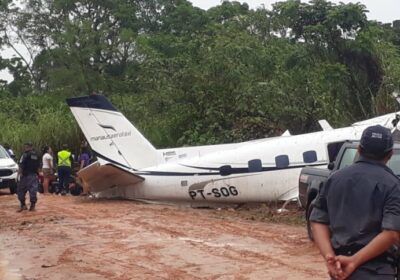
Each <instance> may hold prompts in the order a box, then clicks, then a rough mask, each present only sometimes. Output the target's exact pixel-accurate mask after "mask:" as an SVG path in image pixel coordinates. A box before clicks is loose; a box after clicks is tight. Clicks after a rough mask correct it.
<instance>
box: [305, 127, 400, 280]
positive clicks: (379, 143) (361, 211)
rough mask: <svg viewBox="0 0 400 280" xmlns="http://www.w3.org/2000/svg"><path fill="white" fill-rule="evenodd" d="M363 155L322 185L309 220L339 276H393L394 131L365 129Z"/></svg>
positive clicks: (398, 203) (399, 206)
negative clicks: (388, 164)
mask: <svg viewBox="0 0 400 280" xmlns="http://www.w3.org/2000/svg"><path fill="white" fill-rule="evenodd" d="M358 152H359V155H360V157H359V159H358V160H357V161H356V162H355V163H354V164H353V165H351V166H349V167H346V168H344V169H342V170H339V171H337V172H335V173H334V174H332V175H331V176H330V177H329V178H328V180H327V182H326V183H325V184H324V185H323V186H322V188H321V190H320V193H319V195H318V197H317V199H316V203H315V205H314V209H313V211H312V212H311V216H310V220H311V222H312V229H313V234H314V239H315V243H316V245H317V246H318V248H319V250H320V252H321V254H322V256H323V257H324V259H325V261H326V265H327V268H328V272H329V274H330V276H331V277H332V278H335V279H395V273H396V271H395V270H396V269H395V264H394V260H393V256H392V255H391V254H390V251H391V250H392V249H393V248H394V244H395V243H397V242H398V241H399V231H400V183H399V179H398V178H397V177H396V176H395V175H394V174H393V172H392V171H391V170H390V169H389V168H388V167H387V166H386V163H387V161H388V160H389V159H390V158H391V156H392V154H393V139H392V135H391V133H390V130H388V129H386V128H384V127H382V126H380V125H376V126H370V127H368V128H367V129H365V130H364V131H363V134H362V137H361V140H360V144H359V147H358Z"/></svg>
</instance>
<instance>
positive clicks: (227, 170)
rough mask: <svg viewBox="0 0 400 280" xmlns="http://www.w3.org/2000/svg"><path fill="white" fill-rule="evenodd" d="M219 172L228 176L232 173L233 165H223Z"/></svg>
mask: <svg viewBox="0 0 400 280" xmlns="http://www.w3.org/2000/svg"><path fill="white" fill-rule="evenodd" d="M219 173H220V174H221V176H228V175H231V174H232V166H230V165H223V166H221V167H220V168H219Z"/></svg>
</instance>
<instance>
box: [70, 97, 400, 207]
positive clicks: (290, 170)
mask: <svg viewBox="0 0 400 280" xmlns="http://www.w3.org/2000/svg"><path fill="white" fill-rule="evenodd" d="M67 103H68V105H69V107H70V109H71V111H72V113H73V115H74V117H75V118H76V120H77V122H78V124H79V126H80V128H81V129H82V131H83V133H84V135H85V137H86V139H87V141H88V143H89V144H90V146H91V148H92V150H93V152H94V153H95V155H96V156H97V161H96V162H94V163H92V164H91V165H89V166H88V167H86V168H84V169H83V170H81V171H79V172H78V177H79V178H80V180H81V182H82V184H83V186H84V188H85V189H87V190H90V192H92V193H98V195H99V196H101V197H123V198H128V199H134V200H148V201H152V200H154V201H173V202H179V201H181V202H189V203H191V204H192V205H193V206H195V205H196V204H197V205H212V204H222V203H233V204H237V203H246V202H266V201H277V200H290V199H293V198H297V196H298V188H297V186H298V177H299V173H300V170H301V168H303V167H304V166H316V167H317V166H321V167H324V166H326V165H327V164H328V163H329V162H330V161H333V160H334V158H335V156H336V153H337V152H338V150H339V149H340V147H341V144H343V142H344V141H346V140H349V139H352V140H357V139H360V137H361V134H362V131H363V130H364V129H365V128H366V127H368V126H370V125H375V124H381V125H383V126H385V127H388V128H391V129H392V128H393V120H396V119H398V116H397V115H396V114H395V113H393V114H388V115H384V116H381V117H377V118H373V119H369V120H366V121H362V122H357V123H354V124H353V125H351V126H349V127H345V128H339V129H333V128H332V127H330V125H329V124H328V123H327V122H326V121H320V124H321V126H322V128H323V131H320V132H314V133H308V134H302V135H296V136H290V134H288V133H285V134H284V135H282V136H280V137H273V138H265V139H260V140H256V141H249V142H243V143H235V144H224V145H212V146H198V147H183V148H174V149H159V150H157V149H156V148H154V147H153V146H152V144H151V143H150V142H149V141H148V140H147V139H146V138H145V137H144V136H143V135H142V134H141V133H140V132H139V131H138V130H137V129H136V128H135V127H134V126H133V125H132V124H131V123H130V122H129V121H128V120H127V119H126V118H125V117H124V115H123V114H122V113H121V112H119V111H118V110H117V109H116V108H115V107H114V106H113V105H112V104H111V103H110V102H109V101H108V100H107V99H106V98H105V97H104V96H101V95H91V96H84V97H77V98H70V99H67ZM395 124H397V122H396V123H395Z"/></svg>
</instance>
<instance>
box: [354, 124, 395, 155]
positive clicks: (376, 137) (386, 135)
mask: <svg viewBox="0 0 400 280" xmlns="http://www.w3.org/2000/svg"><path fill="white" fill-rule="evenodd" d="M360 146H361V148H363V150H364V152H365V153H368V154H371V155H374V156H381V155H383V154H385V153H387V152H389V151H391V150H392V149H393V137H392V133H391V132H390V130H389V129H387V128H385V127H383V126H381V125H374V126H370V127H367V128H366V129H365V130H364V131H363V134H362V136H361V140H360Z"/></svg>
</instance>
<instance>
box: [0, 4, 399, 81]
mask: <svg viewBox="0 0 400 280" xmlns="http://www.w3.org/2000/svg"><path fill="white" fill-rule="evenodd" d="M189 1H191V2H192V3H193V5H194V6H197V7H200V8H202V9H205V10H207V9H209V8H210V7H213V6H217V5H219V4H220V3H221V0H189ZM240 2H242V3H243V2H246V3H247V4H249V6H250V8H252V9H256V8H257V7H260V6H262V5H264V6H265V7H266V8H267V9H270V8H271V4H272V3H275V2H276V1H274V0H247V1H240ZM304 2H308V1H304ZM330 2H334V3H339V2H344V3H350V2H353V3H357V2H360V3H362V4H364V5H365V6H366V7H367V10H368V11H369V13H368V14H367V15H368V19H370V20H378V21H381V22H385V23H387V22H392V21H393V20H396V19H400V13H399V10H400V3H399V2H400V1H399V0H358V1H353V0H341V1H340V0H330ZM0 55H1V56H3V57H12V56H13V55H14V52H13V51H11V50H0ZM0 79H6V80H10V79H11V76H10V75H9V74H8V73H7V72H6V71H0Z"/></svg>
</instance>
